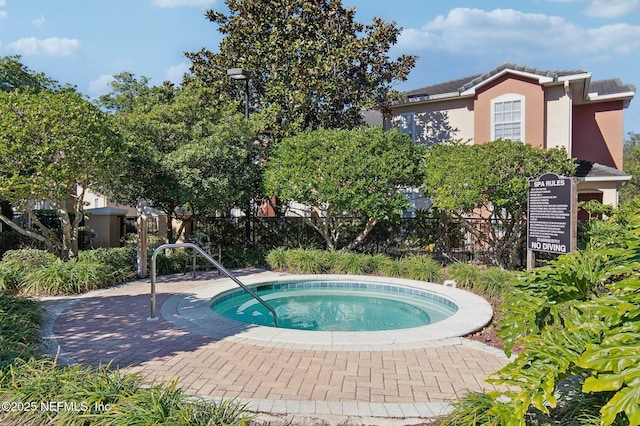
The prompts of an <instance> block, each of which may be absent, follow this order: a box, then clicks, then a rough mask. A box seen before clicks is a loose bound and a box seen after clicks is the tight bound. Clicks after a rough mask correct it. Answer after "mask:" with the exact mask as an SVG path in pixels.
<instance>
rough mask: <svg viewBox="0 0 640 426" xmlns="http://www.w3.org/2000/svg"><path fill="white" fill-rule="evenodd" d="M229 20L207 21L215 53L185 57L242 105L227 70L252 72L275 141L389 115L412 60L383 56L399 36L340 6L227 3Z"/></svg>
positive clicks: (333, 1) (336, 0) (258, 0)
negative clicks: (365, 116)
mask: <svg viewBox="0 0 640 426" xmlns="http://www.w3.org/2000/svg"><path fill="white" fill-rule="evenodd" d="M225 3H226V5H227V8H228V11H229V12H228V15H225V14H224V13H222V12H218V11H214V10H210V11H208V12H207V14H206V16H207V18H208V19H209V20H210V21H211V22H213V23H215V24H217V25H218V31H220V32H221V33H222V34H223V35H224V39H223V40H222V42H221V43H220V46H219V52H218V53H214V52H211V51H209V50H206V49H202V50H200V51H199V52H192V53H187V56H188V57H189V58H190V59H191V61H192V68H191V70H192V71H193V73H194V74H195V75H196V76H197V77H199V78H201V79H202V80H203V81H204V82H205V83H206V84H207V85H210V86H212V87H214V88H215V89H216V90H217V92H218V93H222V94H227V95H230V96H231V99H241V98H242V95H241V90H243V86H242V85H239V84H234V83H233V82H232V81H231V80H230V79H229V78H228V77H227V76H226V70H227V69H229V68H234V67H242V68H244V69H246V70H249V71H250V72H251V80H250V83H251V89H250V93H251V95H252V99H251V102H250V103H251V105H252V107H253V108H254V109H255V110H268V111H269V112H270V117H271V118H272V122H271V126H272V127H273V128H272V129H271V130H272V131H273V132H274V137H276V138H278V136H279V135H280V134H282V135H285V136H292V135H294V134H296V133H298V132H299V131H305V130H313V129H318V128H347V129H348V128H354V127H357V126H359V125H361V124H362V119H361V115H360V114H361V112H362V110H363V109H366V108H378V109H381V110H386V107H387V106H388V105H389V103H390V102H391V100H392V99H393V98H394V96H395V95H396V94H397V93H396V92H394V91H393V90H392V85H393V84H394V83H395V82H397V81H402V80H405V79H406V77H407V75H408V73H409V71H410V70H411V69H412V68H413V66H414V64H415V57H413V56H407V55H402V56H400V57H399V58H397V59H396V60H391V59H390V58H389V56H388V51H389V48H390V47H391V46H392V45H393V44H395V43H396V41H397V37H398V35H399V34H400V31H401V29H400V28H398V27H397V26H396V24H395V22H385V21H383V20H382V19H378V18H375V19H373V22H372V23H371V24H370V25H363V24H361V23H358V22H356V21H355V9H354V8H349V9H346V8H344V7H343V6H342V3H341V1H340V0H315V1H308V0H267V1H265V0H225Z"/></svg>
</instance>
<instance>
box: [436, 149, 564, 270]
mask: <svg viewBox="0 0 640 426" xmlns="http://www.w3.org/2000/svg"><path fill="white" fill-rule="evenodd" d="M424 165H425V176H426V178H425V181H424V185H425V192H426V193H427V194H428V195H429V196H430V197H431V198H432V201H433V206H434V207H436V208H438V209H440V210H441V211H446V212H448V213H450V214H451V215H453V216H454V217H455V218H458V219H459V220H460V223H462V224H463V226H464V227H465V229H466V230H467V231H468V232H470V233H472V234H473V235H474V237H475V238H476V241H479V242H481V243H483V244H484V245H486V246H487V247H490V249H491V255H492V258H493V262H494V263H495V264H496V265H499V266H503V267H513V266H514V265H516V264H517V249H518V247H521V245H522V244H523V242H524V240H525V239H526V227H527V197H528V191H529V180H530V179H533V178H535V177H538V176H540V175H541V174H543V173H545V172H552V173H557V174H559V175H567V176H571V175H573V173H574V171H575V164H574V162H573V160H571V159H570V158H568V157H567V154H566V152H565V151H563V150H559V149H548V150H542V149H539V148H535V147H533V146H531V145H527V144H523V143H521V142H512V141H507V140H496V141H493V142H487V143H484V144H475V145H469V144H464V143H460V142H454V143H450V144H438V145H434V146H432V147H430V148H429V149H428V150H427V154H426V157H425V162H424ZM469 218H471V219H474V218H476V219H483V218H484V219H487V220H488V222H487V223H491V225H487V226H483V227H479V226H477V224H476V223H474V222H473V221H472V220H468V219H469Z"/></svg>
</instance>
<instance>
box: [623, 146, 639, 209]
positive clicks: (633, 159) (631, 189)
mask: <svg viewBox="0 0 640 426" xmlns="http://www.w3.org/2000/svg"><path fill="white" fill-rule="evenodd" d="M623 156H624V171H625V172H626V173H628V174H630V175H631V180H630V181H629V182H627V183H626V184H625V186H623V187H622V189H621V190H620V203H622V204H625V203H628V202H630V201H631V200H633V199H635V198H640V134H638V133H629V135H628V138H627V139H626V140H625V141H624V150H623Z"/></svg>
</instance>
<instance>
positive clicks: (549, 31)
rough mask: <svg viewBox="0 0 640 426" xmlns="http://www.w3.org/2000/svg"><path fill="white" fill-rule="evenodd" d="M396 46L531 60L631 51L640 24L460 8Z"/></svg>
mask: <svg viewBox="0 0 640 426" xmlns="http://www.w3.org/2000/svg"><path fill="white" fill-rule="evenodd" d="M397 48H398V49H400V50H402V51H405V52H418V51H420V50H441V51H445V52H448V53H452V54H460V55H470V56H488V57H496V59H497V60H498V61H504V60H519V61H522V60H525V61H527V62H528V61H530V60H531V59H534V58H537V57H540V58H543V57H549V55H567V54H570V55H573V56H579V55H581V54H589V55H603V54H609V53H611V52H617V53H629V52H631V51H634V50H637V49H640V26H634V25H628V24H616V25H607V26H603V27H599V28H592V29H585V28H582V27H580V26H578V25H575V24H573V23H571V22H568V21H566V20H565V19H564V18H562V17H559V16H549V15H543V14H534V13H524V12H520V11H517V10H513V9H496V10H492V11H484V10H481V9H467V8H457V9H453V10H451V11H450V12H449V14H448V15H447V16H443V15H440V16H438V17H436V18H435V19H433V20H432V21H430V22H428V23H427V24H425V25H424V26H423V27H422V28H420V29H413V28H410V29H407V30H405V31H403V33H402V35H401V36H400V37H399V40H398V45H397Z"/></svg>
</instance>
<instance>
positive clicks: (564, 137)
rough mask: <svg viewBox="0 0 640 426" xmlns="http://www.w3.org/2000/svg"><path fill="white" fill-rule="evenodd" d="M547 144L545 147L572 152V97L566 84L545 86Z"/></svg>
mask: <svg viewBox="0 0 640 426" xmlns="http://www.w3.org/2000/svg"><path fill="white" fill-rule="evenodd" d="M544 96H545V102H546V105H547V108H546V111H545V116H546V121H547V123H546V144H545V148H564V149H565V151H567V155H569V154H570V153H571V110H572V104H571V97H570V96H569V95H568V94H567V93H566V91H565V87H564V85H557V86H548V87H546V88H545V94H544Z"/></svg>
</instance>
